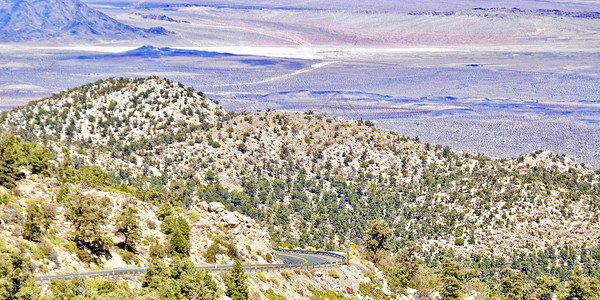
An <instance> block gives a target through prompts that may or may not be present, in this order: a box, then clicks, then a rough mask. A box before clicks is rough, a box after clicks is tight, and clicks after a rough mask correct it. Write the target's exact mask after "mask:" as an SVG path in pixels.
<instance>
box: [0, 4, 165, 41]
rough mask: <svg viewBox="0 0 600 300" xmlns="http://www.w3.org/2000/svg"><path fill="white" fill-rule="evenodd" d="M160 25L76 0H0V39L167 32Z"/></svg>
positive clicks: (107, 38) (109, 37) (141, 35)
mask: <svg viewBox="0 0 600 300" xmlns="http://www.w3.org/2000/svg"><path fill="white" fill-rule="evenodd" d="M167 34H169V32H168V31H167V30H165V29H164V28H151V29H142V28H136V27H132V26H129V25H125V24H123V23H121V22H119V21H117V20H115V19H113V18H111V17H109V16H107V15H105V14H104V13H102V12H100V11H98V10H95V9H93V8H90V7H89V6H87V5H86V4H85V3H83V2H81V1H79V0H2V1H0V41H2V42H24V41H46V40H50V39H60V40H62V41H69V40H70V41H80V42H81V41H101V40H103V41H110V40H130V39H137V38H144V37H151V36H158V35H167Z"/></svg>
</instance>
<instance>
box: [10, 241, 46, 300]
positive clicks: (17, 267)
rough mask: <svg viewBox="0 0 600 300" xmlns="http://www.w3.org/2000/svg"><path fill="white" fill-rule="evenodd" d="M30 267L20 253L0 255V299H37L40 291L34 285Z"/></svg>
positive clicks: (27, 260)
mask: <svg viewBox="0 0 600 300" xmlns="http://www.w3.org/2000/svg"><path fill="white" fill-rule="evenodd" d="M32 267H33V266H32V264H31V261H30V260H29V259H28V258H26V257H25V256H24V255H23V254H22V253H17V252H15V253H10V254H4V255H0V299H6V300H34V299H39V298H40V296H39V294H40V292H41V290H40V288H39V287H37V285H36V284H35V279H34V277H33V273H32V272H33V269H32Z"/></svg>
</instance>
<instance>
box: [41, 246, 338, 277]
mask: <svg viewBox="0 0 600 300" xmlns="http://www.w3.org/2000/svg"><path fill="white" fill-rule="evenodd" d="M274 250H275V252H276V254H277V259H278V260H279V261H280V262H281V263H279V264H247V265H243V266H244V269H245V270H246V271H247V272H279V271H282V270H293V269H307V270H308V269H315V268H330V267H333V266H336V265H341V264H344V263H345V260H346V257H344V256H343V255H340V254H337V253H333V252H325V251H306V250H290V249H274ZM231 268H232V265H230V264H227V265H219V264H212V265H207V264H204V265H196V269H200V270H206V271H208V272H223V271H227V270H229V269H231ZM146 270H147V268H146V267H135V268H122V269H108V270H98V271H88V272H80V273H71V274H61V275H46V276H36V277H35V281H36V282H50V280H52V279H67V280H70V279H73V278H75V277H80V276H84V277H92V278H97V277H104V278H107V279H119V278H121V279H123V278H124V277H139V276H142V275H143V274H144V273H146Z"/></svg>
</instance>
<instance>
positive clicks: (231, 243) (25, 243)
mask: <svg viewBox="0 0 600 300" xmlns="http://www.w3.org/2000/svg"><path fill="white" fill-rule="evenodd" d="M63 187H68V188H67V189H64V188H63V189H61V184H60V183H59V181H58V180H57V179H56V178H47V177H43V176H37V175H31V176H28V177H27V178H26V179H23V180H20V181H18V182H17V184H16V187H14V188H13V189H12V190H10V191H7V190H6V189H5V188H4V190H3V191H2V199H3V201H2V202H3V205H0V215H1V219H0V224H1V225H0V226H1V229H2V231H1V232H0V236H1V237H2V239H1V240H2V241H3V242H2V243H3V245H2V247H3V249H16V248H20V249H22V251H25V252H26V253H30V258H31V259H32V260H33V262H34V264H35V273H36V274H62V273H75V272H79V271H84V270H90V269H93V267H94V266H95V265H97V266H99V267H100V268H123V267H128V266H146V265H148V264H149V262H150V261H151V259H152V258H153V257H166V256H167V253H168V252H169V251H170V249H169V247H170V240H171V239H173V236H172V235H170V234H167V233H165V230H163V225H162V224H163V223H165V222H167V221H166V218H162V220H161V216H160V213H162V212H163V209H161V208H159V207H156V206H154V205H152V204H150V203H146V202H143V201H140V200H139V199H137V198H135V197H131V196H129V195H127V194H126V193H123V192H119V191H118V190H110V189H108V190H107V189H106V188H104V189H101V188H100V189H98V188H89V187H87V186H86V185H73V184H66V185H63ZM82 198H91V199H92V202H93V203H96V204H97V205H100V206H102V207H103V208H105V216H106V219H105V221H104V222H101V221H100V220H96V221H97V222H98V223H99V228H98V229H99V231H100V232H103V233H105V238H107V239H108V240H110V241H111V242H109V247H108V249H107V252H106V253H104V254H103V255H100V256H99V257H98V259H93V257H90V256H89V255H86V254H85V252H84V253H82V252H81V250H80V249H78V247H77V246H78V245H77V244H76V243H75V241H74V239H73V238H72V235H73V231H75V227H74V223H75V222H74V221H73V220H72V218H70V215H71V214H72V213H71V204H70V203H69V202H70V201H75V200H74V199H82ZM36 206H40V208H41V210H42V211H43V212H44V215H45V216H47V224H44V225H43V226H42V228H41V231H42V232H41V235H40V236H39V237H36V238H31V237H28V228H27V226H28V224H29V223H28V221H29V220H30V219H31V215H30V212H31V211H32V210H31V208H32V207H36ZM131 207H135V208H136V217H135V223H136V224H137V226H139V234H138V236H137V237H135V240H133V242H132V243H131V247H129V248H127V247H124V245H123V243H124V235H123V234H122V233H121V232H119V228H120V227H119V226H120V223H119V221H118V220H119V215H120V213H121V212H123V211H124V210H126V209H127V208H131ZM172 213H173V216H174V217H182V218H183V219H184V220H185V221H186V222H187V224H189V225H188V226H189V229H190V234H189V242H188V243H187V249H186V250H185V251H186V252H187V253H188V254H189V257H190V259H191V260H192V261H193V262H194V263H195V264H202V263H209V262H219V263H231V262H233V261H234V260H235V259H239V260H241V261H244V262H247V263H266V262H267V260H269V261H272V260H273V259H274V258H275V254H274V252H273V250H272V248H271V241H270V239H269V235H268V232H267V231H266V230H265V229H263V228H261V227H260V226H258V225H257V223H256V222H255V221H254V220H253V219H251V218H249V217H246V216H243V215H241V214H239V213H237V212H235V213H232V212H228V211H227V210H225V208H224V206H223V204H221V203H216V202H215V203H211V204H208V203H206V202H200V203H198V205H194V206H193V207H191V208H190V209H189V210H188V211H185V212H184V211H183V210H175V211H173V212H172ZM40 223H44V222H43V221H40ZM210 247H213V250H212V251H213V253H214V258H212V259H211V258H210V257H209V255H208V254H207V253H209V252H210V251H209V248H210ZM126 250H127V251H126ZM134 254H135V255H134Z"/></svg>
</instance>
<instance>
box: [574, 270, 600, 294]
mask: <svg viewBox="0 0 600 300" xmlns="http://www.w3.org/2000/svg"><path fill="white" fill-rule="evenodd" d="M566 292H567V297H566V299H567V300H584V299H596V297H597V296H598V295H600V290H599V289H598V280H597V279H595V278H585V277H584V276H583V274H582V272H581V270H580V269H579V268H575V270H574V271H573V274H572V275H571V278H570V279H569V282H568V283H567V289H566Z"/></svg>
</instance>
